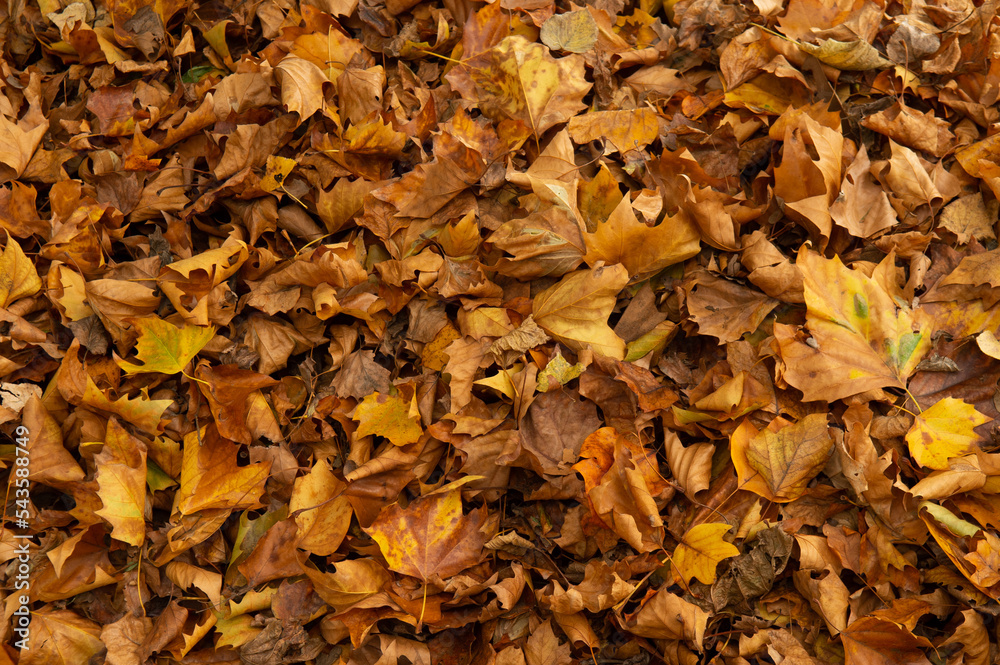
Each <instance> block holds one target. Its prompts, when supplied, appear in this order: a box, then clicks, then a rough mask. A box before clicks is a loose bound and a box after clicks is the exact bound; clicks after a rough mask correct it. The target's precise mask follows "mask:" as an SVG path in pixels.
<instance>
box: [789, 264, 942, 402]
mask: <svg viewBox="0 0 1000 665" xmlns="http://www.w3.org/2000/svg"><path fill="white" fill-rule="evenodd" d="M886 260H887V261H894V260H895V259H894V257H893V256H892V255H890V257H887V258H886ZM797 265H798V267H799V269H800V270H801V271H802V276H803V286H804V291H805V301H806V308H807V314H806V326H807V327H808V328H809V332H811V333H812V341H811V343H808V344H807V343H806V341H805V340H802V339H798V338H796V334H795V329H794V328H793V327H792V326H787V325H784V324H775V325H774V336H775V338H776V340H777V342H778V348H779V354H780V356H781V359H782V361H784V373H783V376H784V379H785V380H786V381H787V382H788V383H790V384H791V385H792V386H794V387H796V388H798V389H799V390H801V391H802V393H803V395H804V397H805V400H806V401H807V402H811V401H816V400H819V401H824V402H832V401H833V400H836V399H840V398H842V397H848V396H850V395H856V394H858V393H861V392H864V391H866V390H873V389H875V388H884V387H886V386H891V387H894V388H905V387H906V379H907V377H909V376H910V374H912V373H913V372H914V370H915V369H916V367H917V364H918V363H919V362H920V360H921V358H923V356H924V354H925V353H927V351H928V350H929V349H930V343H931V340H930V330H929V326H928V325H927V324H926V323H925V322H924V320H923V316H922V313H921V312H920V311H919V310H918V311H917V312H914V311H911V310H910V309H909V308H906V307H903V308H900V309H899V310H897V308H896V305H895V303H894V302H893V299H892V297H891V296H890V295H889V294H888V293H887V292H886V290H885V289H884V288H883V287H882V286H881V285H880V284H879V283H878V282H876V281H875V280H873V279H872V278H870V277H868V276H866V275H865V274H864V273H861V272H858V271H856V270H850V269H849V268H847V267H845V266H844V264H843V263H841V262H840V259H839V258H838V257H834V258H832V259H825V258H823V257H822V256H820V255H819V254H817V253H815V252H812V251H810V250H808V249H805V248H803V249H802V251H800V252H799V258H798V261H797Z"/></svg>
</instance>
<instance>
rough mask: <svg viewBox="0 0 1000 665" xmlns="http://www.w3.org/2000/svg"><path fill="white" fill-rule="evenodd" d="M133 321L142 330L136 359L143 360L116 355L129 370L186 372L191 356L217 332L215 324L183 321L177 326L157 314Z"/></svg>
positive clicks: (123, 366)
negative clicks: (125, 358)
mask: <svg viewBox="0 0 1000 665" xmlns="http://www.w3.org/2000/svg"><path fill="white" fill-rule="evenodd" d="M132 325H133V327H134V328H135V329H137V330H138V331H139V340H138V342H137V343H136V354H137V358H136V359H137V360H138V361H139V362H140V363H142V364H141V365H136V364H134V363H130V362H126V361H124V360H121V359H116V362H117V363H118V366H119V367H121V368H122V369H123V370H125V373H126V374H138V373H140V372H159V373H160V374H176V373H177V372H183V371H184V368H185V367H186V366H187V364H188V363H189V362H191V359H192V358H194V357H195V356H196V355H198V352H199V351H201V350H202V348H204V346H205V345H206V344H208V342H209V340H211V339H212V337H214V336H215V327H214V326H209V327H207V328H204V327H202V326H192V325H189V324H183V325H182V326H181V327H180V328H178V327H176V326H174V325H173V324H172V323H168V322H167V321H164V320H163V319H158V318H156V317H149V318H145V319H137V320H135V321H134V322H133V323H132Z"/></svg>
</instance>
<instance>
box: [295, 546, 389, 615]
mask: <svg viewBox="0 0 1000 665" xmlns="http://www.w3.org/2000/svg"><path fill="white" fill-rule="evenodd" d="M300 554H301V553H300ZM302 558H303V557H302V556H300V557H299V563H300V565H301V566H302V570H303V571H305V573H306V575H308V577H309V579H310V580H311V581H312V583H313V587H314V588H315V589H316V593H317V594H319V597H320V598H322V599H323V600H324V601H325V602H326V603H327V604H328V605H330V607H333V608H335V609H337V610H338V611H339V610H343V609H345V608H347V607H350V606H351V605H354V604H355V603H357V602H359V601H362V600H364V599H365V598H368V597H369V596H374V595H375V594H377V593H379V592H380V591H382V589H383V588H384V587H385V586H386V585H388V584H389V583H390V582H391V581H392V575H390V574H389V572H388V571H387V570H386V569H385V568H384V567H382V565H381V564H379V563H378V562H377V561H375V560H374V559H347V560H346V561H339V562H337V563H336V564H334V566H335V569H334V571H333V572H320V571H319V570H316V569H315V568H313V567H312V566H307V565H305V562H303V561H302ZM306 558H307V557H306Z"/></svg>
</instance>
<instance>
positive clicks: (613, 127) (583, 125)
mask: <svg viewBox="0 0 1000 665" xmlns="http://www.w3.org/2000/svg"><path fill="white" fill-rule="evenodd" d="M581 13H583V14H587V15H588V16H589V15H590V12H587V11H583V12H581ZM550 22H551V19H550ZM546 25H548V23H546ZM659 134H660V125H659V123H658V122H657V116H656V113H655V112H653V110H652V109H648V108H638V109H631V110H627V111H596V112H592V113H585V114H583V115H578V116H574V117H573V118H572V119H571V120H570V121H569V135H570V138H572V139H573V142H574V143H576V144H577V145H583V144H585V143H590V142H591V141H596V140H599V139H607V140H608V141H610V142H611V145H612V146H614V148H615V150H618V151H619V152H623V153H624V152H626V151H628V150H641V149H642V148H645V147H646V146H647V145H649V144H650V143H652V142H653V141H655V140H656V138H657V137H658V136H659Z"/></svg>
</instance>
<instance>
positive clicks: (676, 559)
mask: <svg viewBox="0 0 1000 665" xmlns="http://www.w3.org/2000/svg"><path fill="white" fill-rule="evenodd" d="M731 528H732V527H731V526H730V525H728V524H698V525H697V526H693V527H691V528H690V529H688V530H687V533H685V534H684V536H683V537H682V538H681V542H680V544H679V545H678V546H677V549H675V550H674V554H673V557H671V561H672V563H673V571H674V579H681V580H684V582H685V584H686V583H688V582H690V581H691V578H692V577H696V578H698V580H699V581H700V582H702V583H704V584H712V583H713V582H715V574H716V572H715V569H716V567H717V566H718V565H719V562H721V561H722V560H723V559H729V558H731V557H734V556H739V554H740V551H739V549H737V547H736V546H735V545H733V544H732V543H727V542H726V541H725V540H723V539H722V534H724V533H726V532H727V531H729V530H730V529H731Z"/></svg>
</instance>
